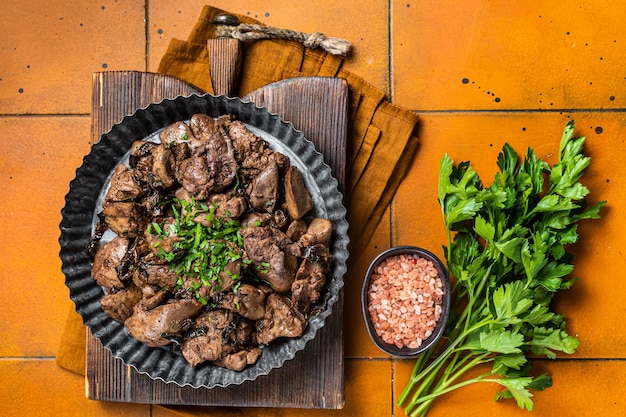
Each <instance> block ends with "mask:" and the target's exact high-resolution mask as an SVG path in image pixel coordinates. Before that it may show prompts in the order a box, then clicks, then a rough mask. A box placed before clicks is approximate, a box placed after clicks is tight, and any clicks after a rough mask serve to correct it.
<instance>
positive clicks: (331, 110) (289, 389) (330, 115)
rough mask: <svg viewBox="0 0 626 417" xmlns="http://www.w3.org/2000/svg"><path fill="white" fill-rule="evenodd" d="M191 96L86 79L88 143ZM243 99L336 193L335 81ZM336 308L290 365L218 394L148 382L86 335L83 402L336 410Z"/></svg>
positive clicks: (273, 88)
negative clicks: (318, 167)
mask: <svg viewBox="0 0 626 417" xmlns="http://www.w3.org/2000/svg"><path fill="white" fill-rule="evenodd" d="M307 80H309V81H307ZM294 88H295V89H296V91H297V92H294V91H293V89H294ZM192 93H199V91H197V90H196V89H194V88H193V87H192V86H190V85H188V84H186V83H184V82H182V81H180V80H177V79H175V78H172V77H169V76H165V75H160V74H151V73H141V72H104V73H97V74H95V75H94V78H93V101H92V136H93V137H92V139H93V141H94V142H95V141H97V140H98V138H99V137H100V135H101V134H102V133H103V132H106V131H107V130H109V129H110V128H111V126H112V125H113V124H114V123H117V122H119V121H120V120H121V119H122V118H123V116H124V115H126V114H130V113H132V112H133V111H134V110H135V109H137V108H140V107H145V106H146V105H148V104H149V103H151V102H156V101H160V100H162V99H163V98H172V97H175V96H177V95H179V94H184V95H188V94H192ZM281 96H282V97H283V99H281ZM247 99H249V100H251V101H254V102H255V103H257V104H259V105H262V106H266V107H269V108H270V111H272V112H274V113H278V114H281V116H283V118H284V119H285V120H287V121H291V122H292V123H293V124H294V126H295V127H296V128H297V129H300V130H302V131H303V132H304V133H305V135H306V136H307V137H308V138H309V139H310V140H312V141H313V142H314V143H315V144H316V147H317V148H318V150H320V152H322V153H323V154H324V155H325V157H326V161H327V163H328V164H329V165H330V166H331V169H332V170H333V172H334V173H335V175H336V178H338V180H339V181H340V187H341V188H343V184H344V180H345V177H344V171H345V144H346V123H347V122H346V106H347V87H346V85H345V83H344V82H343V81H341V80H337V79H330V78H328V79H325V78H309V79H305V78H302V79H298V80H297V82H296V83H295V84H293V83H286V82H284V83H277V84H272V85H270V86H267V87H264V88H262V89H261V90H259V91H256V92H254V93H252V94H250V95H249V96H248V97H247ZM343 304H344V297H343V293H341V294H340V298H339V300H338V302H337V303H336V304H335V305H334V306H333V312H332V315H331V316H330V317H329V318H328V319H327V321H326V324H325V326H324V327H323V328H322V329H321V330H320V331H319V332H318V334H317V337H316V338H315V339H314V340H313V341H311V342H309V343H308V345H307V347H306V348H305V349H304V350H303V351H301V352H298V353H297V354H296V357H295V358H294V359H293V360H291V361H288V362H286V363H285V364H284V365H283V366H282V367H281V368H279V369H275V370H273V371H272V372H270V374H268V375H266V376H262V377H259V378H257V379H256V380H254V381H248V382H245V383H243V384H241V385H233V386H228V387H225V388H221V387H217V388H211V389H207V388H199V389H194V388H191V387H182V388H181V387H179V386H177V385H175V384H171V383H170V384H166V383H164V382H163V381H159V380H152V379H151V378H149V377H148V376H147V375H144V374H139V373H138V372H136V371H135V370H134V369H133V368H130V367H127V366H125V365H124V364H123V363H122V361H121V360H119V359H115V358H113V357H112V356H111V354H110V352H109V351H108V350H106V349H105V348H104V347H103V346H102V345H101V344H100V342H99V341H98V340H96V339H95V338H94V337H93V336H92V335H91V334H90V333H89V332H88V335H87V364H86V365H87V366H86V384H87V386H86V393H87V397H88V398H89V399H93V400H103V401H119V402H137V403H151V404H180V405H213V406H237V407H290V408H325V409H338V408H342V407H343V405H344V403H345V390H344V360H343Z"/></svg>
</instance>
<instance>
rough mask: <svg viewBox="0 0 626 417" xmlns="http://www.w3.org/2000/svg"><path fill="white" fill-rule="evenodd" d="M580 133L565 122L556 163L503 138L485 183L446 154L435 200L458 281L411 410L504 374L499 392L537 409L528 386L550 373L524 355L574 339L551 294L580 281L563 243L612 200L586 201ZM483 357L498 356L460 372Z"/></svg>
mask: <svg viewBox="0 0 626 417" xmlns="http://www.w3.org/2000/svg"><path fill="white" fill-rule="evenodd" d="M584 142H585V138H584V137H575V136H574V122H573V121H570V122H569V123H567V125H566V127H565V130H564V132H563V136H562V138H561V142H560V147H559V159H558V162H557V163H556V164H554V166H552V167H550V166H549V164H548V163H547V162H544V161H542V160H541V159H539V158H537V155H536V154H535V153H534V151H533V150H532V149H531V148H529V149H528V150H527V152H526V155H525V156H524V159H523V160H520V159H519V157H518V155H517V154H516V153H515V151H514V150H513V149H512V148H511V146H509V145H508V144H505V145H504V147H503V149H502V152H501V153H500V154H499V156H498V162H497V165H498V167H499V172H498V173H497V174H496V176H495V179H494V181H493V184H491V186H490V187H488V188H485V187H483V185H482V183H481V181H480V179H479V177H478V175H477V173H476V171H475V170H474V169H473V168H472V167H471V165H470V163H469V162H462V163H460V164H458V165H457V166H455V165H454V162H453V161H452V160H451V159H450V157H449V156H448V155H445V156H444V157H443V158H442V160H441V164H440V171H439V189H438V194H439V195H438V201H439V204H440V206H441V212H442V215H443V221H444V225H445V227H446V230H447V232H448V245H447V247H444V252H445V257H446V261H447V264H448V269H449V272H450V274H451V275H452V276H454V277H455V278H456V283H455V285H454V287H453V291H452V299H453V304H452V308H451V315H450V318H449V322H448V326H447V328H446V330H445V333H444V337H443V338H442V344H441V345H440V346H439V349H438V350H433V349H431V350H430V351H428V352H427V353H425V354H424V355H422V356H420V358H419V359H418V360H417V362H416V364H415V367H414V369H413V373H412V375H411V378H410V380H409V382H408V384H407V386H406V388H405V389H404V391H403V393H402V395H401V396H400V398H399V400H398V403H399V405H400V406H404V405H405V404H407V402H408V404H407V405H406V412H407V414H409V415H411V416H424V415H426V413H427V411H428V409H429V407H430V405H431V403H432V401H433V400H434V399H435V398H436V397H438V396H440V395H443V394H445V393H447V392H450V391H452V390H454V389H457V388H461V387H463V386H466V385H468V384H472V383H475V382H492V383H497V384H500V385H501V386H502V387H504V390H503V391H500V392H498V393H497V394H496V395H495V399H496V400H499V399H504V398H514V399H515V400H516V401H517V404H518V406H519V407H520V408H522V409H527V410H532V408H533V401H532V399H531V397H532V393H531V390H533V389H534V390H542V389H544V388H547V387H550V386H551V385H552V380H551V378H550V377H549V376H548V375H540V376H537V377H533V376H531V375H530V367H531V363H530V360H529V358H528V357H527V356H526V355H527V354H529V353H531V354H532V355H533V356H534V357H538V356H545V357H547V358H551V359H553V358H555V357H556V354H557V353H556V352H563V353H567V354H571V353H574V351H575V350H576V348H577V347H578V345H579V343H580V342H579V341H578V339H576V338H575V337H573V336H571V335H569V334H568V333H567V331H566V323H565V320H564V318H563V316H562V315H560V314H558V313H557V312H555V311H553V309H552V307H551V303H550V302H551V300H552V298H553V296H554V295H555V294H556V293H557V291H559V290H561V289H567V288H570V287H571V285H572V284H573V283H574V281H575V279H574V278H571V277H570V273H571V272H572V271H573V269H574V267H573V264H572V256H571V254H569V253H568V252H567V251H566V248H567V246H568V245H571V244H574V243H576V242H577V241H578V232H577V223H578V221H579V220H583V219H597V218H599V210H600V208H601V207H602V206H603V205H604V204H605V203H606V202H605V201H600V202H598V203H596V204H594V205H593V206H590V207H588V206H587V204H586V202H585V197H586V196H587V195H588V194H589V190H588V189H587V187H585V186H584V185H582V184H581V183H580V182H579V180H580V178H581V176H582V175H583V172H584V170H585V169H586V168H587V167H588V166H589V163H590V161H591V160H590V158H589V157H587V156H585V155H584V154H583V144H584ZM485 363H491V364H492V367H491V370H490V371H489V372H487V373H484V374H482V375H479V376H477V377H475V378H471V379H467V378H466V379H463V378H462V377H463V375H464V374H465V373H466V372H467V371H469V370H470V369H471V368H473V367H475V366H477V365H481V364H485Z"/></svg>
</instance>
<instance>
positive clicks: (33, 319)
mask: <svg viewBox="0 0 626 417" xmlns="http://www.w3.org/2000/svg"><path fill="white" fill-rule="evenodd" d="M566 3H567V4H566ZM205 4H207V3H205V2H204V1H199V0H184V1H176V2H172V1H166V0H149V1H138V0H124V1H122V0H119V1H118V0H102V1H99V2H93V1H87V0H77V1H71V2H70V1H62V0H49V1H46V2H43V1H36V0H24V1H21V2H15V1H13V0H11V1H9V0H0V16H2V18H1V19H2V36H0V57H2V59H1V61H0V62H1V63H0V155H1V156H0V181H1V184H2V187H1V190H2V191H1V193H2V194H1V197H0V259H1V261H0V262H1V265H2V267H1V268H0V279H1V282H2V283H3V288H2V291H0V323H1V324H0V341H1V343H0V404H2V406H0V407H1V411H0V414H1V415H3V416H35V415H37V416H39V415H50V416H53V415H54V416H57V415H65V416H85V415H90V416H108V415H110V416H114V415H115V416H154V417H166V416H175V415H179V412H184V411H185V410H186V409H171V408H163V407H160V406H157V405H146V404H141V405H139V404H119V403H106V402H96V401H89V400H87V399H86V398H85V396H84V379H83V378H82V377H80V376H78V375H75V374H73V373H71V372H68V371H66V370H63V369H61V368H59V367H58V366H57V365H56V364H55V362H54V359H55V355H56V352H57V349H58V346H59V343H60V337H61V333H62V330H63V326H64V321H65V319H66V316H67V312H68V311H69V309H70V307H71V301H70V299H69V293H68V290H67V288H66V287H65V285H64V283H63V280H64V277H63V274H62V272H61V268H60V266H61V262H60V260H59V258H58V251H59V246H58V243H57V239H58V236H59V228H58V225H59V222H60V220H61V214H60V210H61V208H62V207H63V205H64V196H65V194H66V192H67V191H68V184H69V181H70V180H71V179H72V178H73V176H74V170H75V169H76V168H77V167H78V166H79V165H80V163H81V161H82V157H83V155H85V154H86V153H87V152H88V151H89V147H90V143H89V137H90V128H91V121H90V114H89V112H90V100H91V75H92V73H93V72H97V71H105V70H139V71H156V69H157V67H158V63H159V60H160V58H161V56H162V55H163V54H164V52H165V50H166V48H167V45H168V44H169V42H170V40H171V39H172V38H178V39H185V38H186V37H187V35H188V34H189V32H190V30H191V28H192V26H193V24H194V23H195V21H196V19H197V18H198V16H199V14H200V12H201V10H202V7H203V6H204V5H205ZM210 4H211V5H213V6H216V7H219V8H222V9H226V10H229V11H232V12H235V13H240V14H248V15H250V16H252V17H255V18H257V19H258V20H260V21H261V22H263V23H266V24H268V25H272V26H276V27H283V28H289V29H295V30H301V31H304V32H315V31H321V32H323V33H324V34H326V35H329V36H336V37H341V38H345V39H348V40H350V41H351V42H352V44H353V49H354V53H353V55H352V56H351V58H349V60H348V61H347V63H346V67H347V68H348V69H349V70H351V71H352V72H354V73H355V74H357V75H359V76H361V77H362V78H364V79H366V80H368V81H369V82H370V83H372V84H373V85H374V86H376V87H378V88H380V89H382V90H384V91H385V92H386V93H387V94H388V95H389V96H390V97H391V100H392V102H393V103H395V104H397V105H400V106H404V107H407V108H410V109H412V110H415V111H416V112H417V113H418V114H419V115H420V117H421V122H420V127H419V131H418V133H419V137H420V148H419V150H418V153H417V157H416V159H415V161H414V164H413V165H412V167H411V169H410V172H409V173H408V175H407V177H406V179H405V180H404V182H403V183H402V184H401V186H400V189H399V190H398V192H397V194H396V196H395V199H394V201H393V203H392V205H391V207H390V209H389V210H388V212H387V214H386V215H385V217H384V219H383V221H382V222H381V224H380V225H379V227H378V230H377V232H376V234H375V236H374V238H373V240H372V242H371V244H370V246H369V248H368V250H367V252H366V253H365V254H364V255H363V256H361V257H360V258H359V259H356V260H353V263H352V268H351V270H350V271H349V273H348V276H347V277H346V281H347V283H346V288H345V291H346V306H345V320H346V325H345V328H346V331H345V355H346V374H345V383H346V406H345V408H344V409H343V410H288V409H254V410H246V409H212V408H204V409H199V410H198V409H193V411H194V412H196V413H197V415H207V416H208V415H211V416H237V415H262V416H388V415H389V416H390V415H395V416H402V415H404V413H403V411H402V410H401V409H399V408H397V407H395V406H394V403H395V399H396V398H397V396H398V395H399V392H400V391H401V389H402V388H403V387H404V384H405V383H406V380H407V378H408V375H409V373H410V371H411V368H412V364H413V362H412V361H406V360H392V359H390V358H389V357H388V356H386V355H384V354H382V353H381V352H380V351H378V350H377V349H376V347H375V346H374V345H373V344H372V343H371V341H370V340H369V338H368V336H367V332H366V330H365V327H364V324H363V319H362V316H361V311H360V304H359V290H360V286H361V282H362V279H363V274H364V272H365V270H366V268H367V266H368V264H369V262H370V261H371V260H372V259H373V257H374V256H375V255H376V254H377V253H378V252H379V251H381V250H383V249H385V248H387V247H390V246H395V245H400V244H413V245H418V246H422V247H425V248H427V249H429V250H431V251H433V252H435V253H437V254H440V253H441V245H442V243H444V241H445V234H444V229H443V224H442V222H441V217H440V212H439V207H438V205H437V202H436V187H437V174H438V167H439V160H440V158H441V156H442V155H443V154H444V153H445V152H447V153H449V154H450V156H451V157H452V158H453V159H454V160H455V161H461V160H471V161H472V163H473V165H474V166H475V168H476V169H477V170H478V172H479V174H480V175H481V178H483V181H484V182H487V183H490V182H491V178H492V176H493V174H494V173H495V169H496V166H495V159H496V155H497V153H498V152H499V150H500V149H501V147H502V145H503V144H504V143H505V142H509V143H510V144H511V145H513V147H514V148H515V149H516V150H518V152H520V153H522V152H524V151H525V150H526V147H527V146H531V147H533V148H534V149H535V151H536V152H537V154H538V155H539V156H540V157H542V158H544V159H546V160H548V161H549V162H554V158H555V154H556V153H557V151H558V143H559V139H560V136H561V132H562V130H563V127H564V126H565V123H566V122H567V121H568V120H569V119H571V118H573V119H574V120H575V121H576V126H577V129H576V133H577V134H578V135H584V136H586V137H587V143H586V152H587V153H588V154H589V155H590V156H591V157H592V163H591V166H590V168H589V169H588V170H587V171H588V172H587V174H586V175H585V177H583V182H584V183H585V185H587V186H588V187H589V188H590V189H591V195H590V199H591V200H592V201H594V202H595V201H597V200H600V199H606V200H608V201H609V204H608V205H607V206H606V207H605V208H604V209H603V211H602V216H603V218H602V220H599V221H588V222H586V223H583V224H582V225H581V227H580V240H581V243H580V244H579V245H578V246H577V247H576V249H575V255H576V258H575V266H576V269H575V275H576V276H577V277H580V281H579V282H578V283H576V285H574V287H573V288H572V289H571V290H570V291H568V292H567V293H565V294H563V295H562V296H561V297H559V298H558V300H557V306H556V307H557V310H558V311H560V312H562V313H563V314H564V315H565V316H566V318H567V320H568V329H569V332H570V333H571V334H573V335H576V336H577V337H578V338H579V339H580V340H581V342H582V343H581V346H580V348H579V349H578V351H577V353H576V354H574V355H572V356H569V357H567V358H563V359H557V360H556V361H547V360H541V361H536V363H535V366H536V370H537V371H536V372H537V373H540V372H548V373H550V374H551V375H552V377H553V379H554V386H553V387H552V388H550V389H548V390H546V391H544V392H539V393H536V395H535V397H534V400H535V410H534V411H533V413H532V415H533V416H554V415H562V416H618V415H626V388H625V387H626V332H624V331H623V324H622V322H623V317H624V316H626V306H625V303H624V301H623V300H624V295H625V294H626V277H625V276H624V273H623V271H624V270H625V269H626V268H625V263H626V262H625V259H624V253H623V251H624V247H623V246H622V245H623V244H624V243H625V242H626V240H625V235H624V233H623V229H621V227H623V225H624V220H623V219H624V215H625V214H626V213H624V211H623V210H624V209H623V207H624V204H625V203H626V201H625V199H624V194H623V191H622V190H623V189H624V181H625V180H626V164H624V162H623V161H622V160H621V159H622V158H626V144H625V137H626V136H625V134H626V128H625V119H626V117H625V116H626V113H625V109H626V55H625V54H624V52H623V51H624V50H625V46H626V25H625V24H624V21H625V19H626V3H623V2H619V1H600V0H587V1H583V0H578V1H568V2H554V1H550V2H547V1H533V0H528V1H518V2H512V1H502V0H501V1H495V0H492V1H489V0H475V1H460V0H459V1H451V0H421V1H415V0H404V1H402V2H399V1H391V2H390V1H388V0H361V1H356V0H355V1H348V2H322V1H320V0H314V1H308V2H290V3H286V2H281V1H274V0H264V1H257V0H253V1H233V0H215V1H213V2H211V3H210ZM464 79H466V80H467V81H466V82H465V83H464V82H463V80H464ZM497 389H498V388H497V387H494V386H492V385H488V384H480V385H476V386H472V387H468V388H464V389H462V390H459V391H457V392H455V393H452V394H449V395H447V396H445V397H444V398H442V399H441V400H439V401H437V402H436V403H435V405H434V406H433V407H432V408H431V413H430V414H429V415H430V416H433V417H438V416H459V415H463V416H491V415H498V416H526V415H528V413H527V412H525V411H521V410H519V409H518V408H517V406H516V405H515V404H514V403H512V402H504V403H494V402H493V400H492V399H493V395H494V393H495V391H496V390H497Z"/></svg>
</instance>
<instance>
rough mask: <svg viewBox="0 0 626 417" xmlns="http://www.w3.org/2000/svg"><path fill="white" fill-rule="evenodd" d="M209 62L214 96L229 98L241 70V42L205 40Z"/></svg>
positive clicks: (220, 39) (222, 39)
mask: <svg viewBox="0 0 626 417" xmlns="http://www.w3.org/2000/svg"><path fill="white" fill-rule="evenodd" d="M207 49H208V51H209V56H210V57H211V60H210V62H209V64H210V68H211V81H212V82H213V91H214V92H215V94H216V95H221V94H224V95H225V96H229V97H231V96H232V95H233V94H234V93H235V91H236V87H237V82H238V79H239V71H240V69H241V42H240V41H238V40H237V39H229V38H217V39H209V40H207Z"/></svg>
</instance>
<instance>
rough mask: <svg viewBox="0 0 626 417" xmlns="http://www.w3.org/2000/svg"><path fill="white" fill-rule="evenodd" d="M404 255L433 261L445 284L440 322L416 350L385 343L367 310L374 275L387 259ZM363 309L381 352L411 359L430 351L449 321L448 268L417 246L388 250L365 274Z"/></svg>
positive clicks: (369, 330)
mask: <svg viewBox="0 0 626 417" xmlns="http://www.w3.org/2000/svg"><path fill="white" fill-rule="evenodd" d="M403 254H409V255H417V256H419V257H420V258H424V259H426V260H428V261H431V262H432V263H433V265H434V267H435V269H437V272H438V273H439V277H440V278H441V282H442V284H443V287H442V289H443V297H442V304H441V316H440V317H439V320H438V321H437V325H436V326H435V329H434V330H433V332H432V334H431V335H430V336H428V337H427V338H426V339H424V341H423V342H422V344H421V345H420V346H419V347H417V348H414V349H412V348H409V347H403V348H401V349H400V348H398V347H397V346H396V345H390V344H388V343H385V342H384V341H383V340H382V339H381V338H380V337H379V336H378V335H377V334H376V330H375V329H374V324H373V323H372V321H371V319H370V315H369V311H368V310H367V308H368V297H367V294H368V292H369V287H370V280H371V277H372V274H373V273H374V271H375V270H376V268H377V267H378V266H379V265H380V264H381V263H382V262H383V261H384V260H385V259H387V258H389V257H392V256H396V255H403ZM361 308H362V310H363V318H364V319H365V325H366V327H367V332H368V333H369V335H370V337H371V339H372V341H373V342H374V344H375V345H376V346H377V347H378V348H379V349H380V350H382V351H383V352H385V353H387V354H389V355H392V356H395V357H398V358H411V357H414V356H417V355H419V354H421V353H423V352H425V351H426V350H428V349H430V348H431V347H433V346H434V345H435V344H436V343H437V341H438V340H439V338H440V337H441V335H442V334H443V330H444V329H445V327H446V322H447V321H448V315H449V313H450V279H449V277H448V273H447V271H446V268H445V266H444V265H443V263H442V262H441V261H440V260H439V258H437V257H436V256H435V255H433V254H432V253H431V252H429V251H427V250H425V249H421V248H418V247H415V246H397V247H394V248H391V249H387V250H386V251H384V252H382V253H381V254H379V255H378V256H377V257H376V258H375V259H374V260H373V261H372V263H371V264H370V267H369V268H368V269H367V273H366V274H365V281H364V282H363V288H362V291H361Z"/></svg>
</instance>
